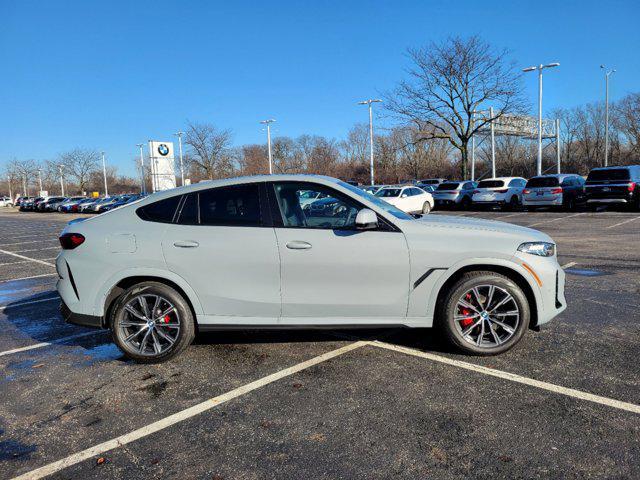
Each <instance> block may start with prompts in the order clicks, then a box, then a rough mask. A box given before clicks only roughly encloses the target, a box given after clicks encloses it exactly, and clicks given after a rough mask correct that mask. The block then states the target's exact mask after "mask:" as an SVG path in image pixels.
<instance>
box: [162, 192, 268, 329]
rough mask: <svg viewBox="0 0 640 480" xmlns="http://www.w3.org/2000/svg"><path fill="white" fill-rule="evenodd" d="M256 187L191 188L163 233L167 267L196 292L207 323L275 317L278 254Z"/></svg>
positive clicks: (247, 321) (259, 319) (253, 320)
mask: <svg viewBox="0 0 640 480" xmlns="http://www.w3.org/2000/svg"><path fill="white" fill-rule="evenodd" d="M261 188H262V189H264V186H261V185H260V184H258V183H249V184H244V185H232V186H221V187H216V188H210V189H206V190H200V191H197V192H192V193H190V194H188V195H186V196H185V197H184V199H183V201H182V203H181V205H180V208H179V211H178V213H177V217H176V221H175V223H172V224H170V225H168V226H167V229H166V231H165V233H164V236H163V240H162V250H163V252H164V256H165V259H166V263H167V266H168V268H169V269H170V270H171V271H173V272H175V273H176V274H178V275H180V276H181V277H182V278H184V279H185V280H186V281H187V282H188V283H189V285H191V287H192V288H193V289H194V290H195V291H196V293H197V295H198V298H199V300H200V303H201V304H202V308H203V310H204V313H205V315H206V316H207V320H208V321H210V322H212V323H216V322H222V323H236V324H253V323H277V319H278V317H279V316H280V303H281V302H280V258H279V254H278V247H277V244H276V236H275V232H274V230H273V228H272V227H271V226H268V225H267V223H265V218H264V216H263V212H264V208H266V207H265V206H263V202H262V201H261V199H260V197H261V195H260V189H261Z"/></svg>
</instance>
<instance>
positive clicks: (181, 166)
mask: <svg viewBox="0 0 640 480" xmlns="http://www.w3.org/2000/svg"><path fill="white" fill-rule="evenodd" d="M183 133H184V132H176V133H174V134H173V135H175V136H176V137H178V151H179V152H180V177H181V178H182V182H181V183H180V185H182V186H183V187H184V164H183V163H182V134H183Z"/></svg>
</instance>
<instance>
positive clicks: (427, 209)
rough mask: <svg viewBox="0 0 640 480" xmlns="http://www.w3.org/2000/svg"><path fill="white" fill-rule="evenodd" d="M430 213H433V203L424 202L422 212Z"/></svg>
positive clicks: (424, 213)
mask: <svg viewBox="0 0 640 480" xmlns="http://www.w3.org/2000/svg"><path fill="white" fill-rule="evenodd" d="M429 213H431V204H430V203H429V202H424V205H422V214H423V215H427V214H429Z"/></svg>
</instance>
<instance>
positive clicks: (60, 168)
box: [58, 165, 64, 197]
mask: <svg viewBox="0 0 640 480" xmlns="http://www.w3.org/2000/svg"><path fill="white" fill-rule="evenodd" d="M63 168H64V165H58V169H59V170H60V195H62V196H63V197H64V177H63V175H62V169H63Z"/></svg>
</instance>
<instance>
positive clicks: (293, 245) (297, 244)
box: [287, 240, 311, 250]
mask: <svg viewBox="0 0 640 480" xmlns="http://www.w3.org/2000/svg"><path fill="white" fill-rule="evenodd" d="M287 248H289V249H291V250H309V249H310V248H311V244H310V243H309V242H303V241H301V240H294V241H292V242H289V243H287Z"/></svg>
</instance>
